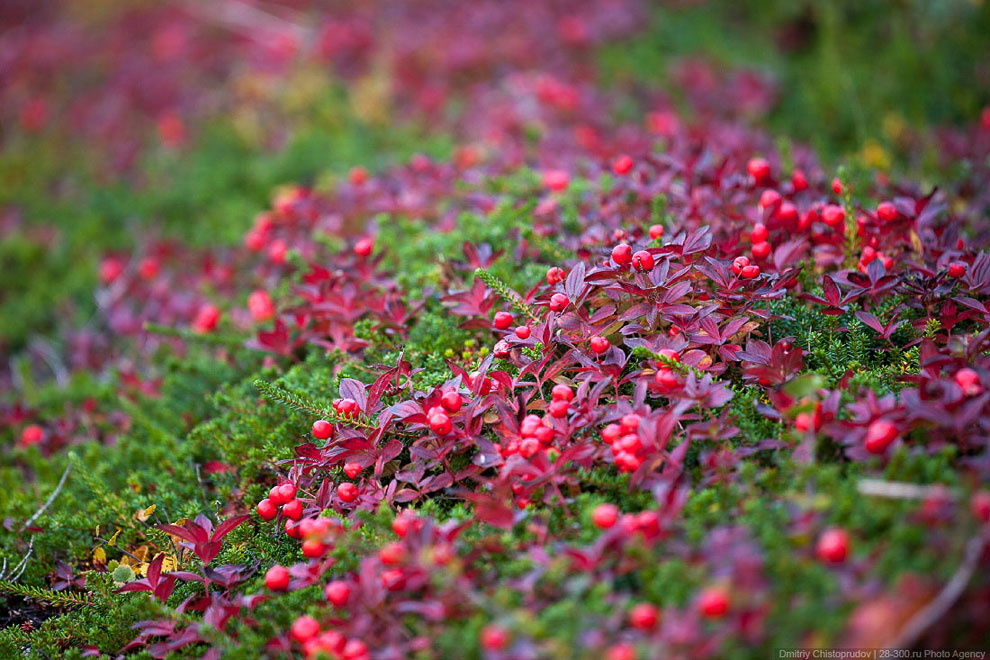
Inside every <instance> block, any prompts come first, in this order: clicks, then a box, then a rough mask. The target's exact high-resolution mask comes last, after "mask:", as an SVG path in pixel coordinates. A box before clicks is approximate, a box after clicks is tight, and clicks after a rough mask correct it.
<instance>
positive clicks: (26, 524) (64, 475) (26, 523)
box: [19, 463, 72, 532]
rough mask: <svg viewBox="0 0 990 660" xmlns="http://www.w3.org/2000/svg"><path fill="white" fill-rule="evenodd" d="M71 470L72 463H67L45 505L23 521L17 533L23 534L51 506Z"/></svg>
mask: <svg viewBox="0 0 990 660" xmlns="http://www.w3.org/2000/svg"><path fill="white" fill-rule="evenodd" d="M71 470H72V463H68V464H67V465H66V466H65V472H63V473H62V478H61V479H59V480H58V485H57V486H55V490H53V491H52V494H51V495H49V496H48V499H47V500H45V503H44V504H42V505H41V508H40V509H38V510H37V511H35V512H34V515H33V516H31V517H30V518H28V519H27V520H26V521H24V524H23V525H21V529H20V530H19V531H21V532H23V531H24V530H25V529H27V528H28V527H30V525H31V523H33V522H34V521H35V520H37V519H38V516H40V515H41V514H43V513H44V512H45V510H46V509H48V507H49V506H51V504H52V502H54V501H55V498H56V497H58V494H59V493H60V492H62V486H64V485H65V480H66V479H68V478H69V472H70V471H71Z"/></svg>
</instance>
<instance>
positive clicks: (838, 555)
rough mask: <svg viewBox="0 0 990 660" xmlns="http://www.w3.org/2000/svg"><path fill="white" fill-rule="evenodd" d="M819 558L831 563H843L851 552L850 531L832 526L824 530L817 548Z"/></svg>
mask: <svg viewBox="0 0 990 660" xmlns="http://www.w3.org/2000/svg"><path fill="white" fill-rule="evenodd" d="M815 551H816V553H817V554H818V558H819V559H820V560H822V561H823V562H827V563H829V564H841V563H842V562H844V561H845V560H846V556H847V555H848V554H849V533H848V532H846V530H844V529H838V528H836V527H832V528H830V529H826V530H825V531H824V532H822V535H821V536H820V537H819V538H818V546H817V548H816V550H815Z"/></svg>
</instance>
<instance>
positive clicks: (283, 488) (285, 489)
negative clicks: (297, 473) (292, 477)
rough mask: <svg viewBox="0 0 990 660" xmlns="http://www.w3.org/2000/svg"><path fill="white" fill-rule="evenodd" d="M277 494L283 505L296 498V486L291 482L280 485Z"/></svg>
mask: <svg viewBox="0 0 990 660" xmlns="http://www.w3.org/2000/svg"><path fill="white" fill-rule="evenodd" d="M278 494H279V497H280V498H281V500H282V503H283V504H284V503H285V502H288V501H289V500H291V499H292V498H293V497H295V496H296V485H295V484H294V483H292V482H291V481H285V482H283V483H280V484H279V485H278Z"/></svg>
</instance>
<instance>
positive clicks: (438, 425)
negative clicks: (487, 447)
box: [426, 390, 464, 435]
mask: <svg viewBox="0 0 990 660" xmlns="http://www.w3.org/2000/svg"><path fill="white" fill-rule="evenodd" d="M463 405H464V398H463V397H462V396H461V395H460V394H459V393H457V392H455V391H453V390H450V391H449V392H445V393H444V394H443V396H441V397H440V405H439V406H433V407H431V408H430V409H429V410H427V411H426V418H427V419H428V420H429V423H430V429H431V430H432V431H433V432H434V433H436V434H437V435H447V434H449V433H450V432H451V431H453V430H454V425H453V423H452V422H451V421H450V415H453V414H454V413H456V412H457V411H459V410H460V409H461V406H463Z"/></svg>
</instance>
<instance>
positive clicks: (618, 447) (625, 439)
mask: <svg viewBox="0 0 990 660" xmlns="http://www.w3.org/2000/svg"><path fill="white" fill-rule="evenodd" d="M642 448H643V443H642V441H640V439H639V434H636V433H627V434H626V435H624V436H622V437H621V438H619V439H618V440H616V441H615V442H614V443H613V444H612V451H617V452H620V453H622V452H625V453H627V454H633V455H635V454H636V452H638V451H639V450H640V449H642Z"/></svg>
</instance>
